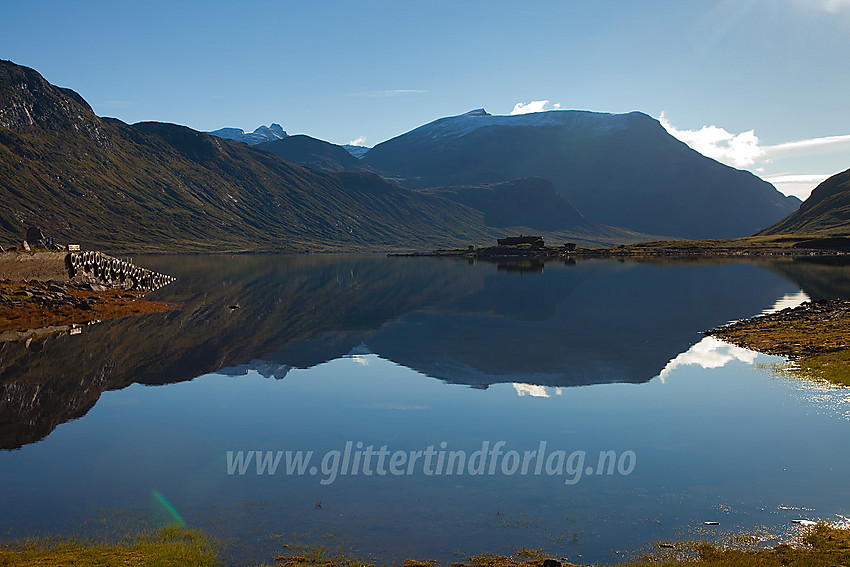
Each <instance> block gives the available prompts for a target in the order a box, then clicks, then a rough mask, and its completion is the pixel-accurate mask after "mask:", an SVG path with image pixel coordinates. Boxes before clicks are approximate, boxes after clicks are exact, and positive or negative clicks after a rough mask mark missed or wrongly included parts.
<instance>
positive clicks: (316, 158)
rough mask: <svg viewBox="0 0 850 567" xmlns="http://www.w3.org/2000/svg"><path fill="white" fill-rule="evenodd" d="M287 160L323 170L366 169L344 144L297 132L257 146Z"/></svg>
mask: <svg viewBox="0 0 850 567" xmlns="http://www.w3.org/2000/svg"><path fill="white" fill-rule="evenodd" d="M256 147H257V148H259V149H261V150H265V151H267V152H271V153H273V154H275V155H276V156H278V157H282V158H283V159H285V160H286V161H291V162H293V163H297V164H298V165H303V166H305V167H309V168H312V169H318V170H321V171H343V170H355V169H364V166H363V163H362V162H361V161H360V160H359V159H357V158H356V157H354V156H353V155H351V154H350V153H349V152H348V151H347V150H346V149H345V148H343V147H342V146H337V145H335V144H331V143H330V142H325V141H324V140H317V139H316V138H311V137H310V136H305V135H303V134H297V135H295V136H287V137H286V138H283V139H280V140H275V141H273V142H264V143H262V144H258V145H257V146H256Z"/></svg>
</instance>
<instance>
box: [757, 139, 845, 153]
mask: <svg viewBox="0 0 850 567" xmlns="http://www.w3.org/2000/svg"><path fill="white" fill-rule="evenodd" d="M839 144H840V145H841V146H844V145H845V144H846V145H847V147H848V148H850V135H844V136H825V137H823V138H811V139H808V140H798V141H796V142H785V143H782V144H776V145H774V146H765V147H764V151H765V152H771V153H772V152H782V151H794V150H804V149H808V148H819V147H823V146H833V148H831V149H838V148H836V147H835V146H838V145H839ZM842 149H843V148H842Z"/></svg>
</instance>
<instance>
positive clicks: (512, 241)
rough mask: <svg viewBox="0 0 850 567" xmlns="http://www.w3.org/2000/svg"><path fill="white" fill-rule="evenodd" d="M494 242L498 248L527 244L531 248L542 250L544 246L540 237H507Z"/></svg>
mask: <svg viewBox="0 0 850 567" xmlns="http://www.w3.org/2000/svg"><path fill="white" fill-rule="evenodd" d="M496 242H497V243H498V245H499V246H519V245H521V244H529V245H531V247H532V248H543V247H544V246H545V244H544V242H543V237H542V236H523V235H521V234H520V235H519V236H507V237H505V238H497V239H496Z"/></svg>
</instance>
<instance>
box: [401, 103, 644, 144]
mask: <svg viewBox="0 0 850 567" xmlns="http://www.w3.org/2000/svg"><path fill="white" fill-rule="evenodd" d="M640 114H641V113H639V112H631V113H629V114H610V113H605V112H589V111H585V110H549V111H545V112H530V113H526V114H515V115H492V114H489V113H488V112H486V111H485V110H484V109H483V108H477V109H475V110H470V111H469V112H467V113H465V114H461V115H459V116H449V117H447V118H440V119H438V120H435V121H434V122H430V123H428V124H425V125H424V126H420V127H419V128H416V129H414V130H411V131H410V132H408V133H407V134H404V135H408V134H410V135H413V134H415V135H417V136H427V137H430V138H442V137H446V136H450V137H460V136H465V135H466V134H469V133H470V132H474V131H475V130H478V129H479V128H484V127H487V126H514V127H540V126H554V127H564V126H568V127H576V128H582V130H584V131H587V132H598V133H605V132H610V131H612V130H618V129H622V128H625V127H626V126H627V124H628V122H629V120H630V118H631V117H633V115H640Z"/></svg>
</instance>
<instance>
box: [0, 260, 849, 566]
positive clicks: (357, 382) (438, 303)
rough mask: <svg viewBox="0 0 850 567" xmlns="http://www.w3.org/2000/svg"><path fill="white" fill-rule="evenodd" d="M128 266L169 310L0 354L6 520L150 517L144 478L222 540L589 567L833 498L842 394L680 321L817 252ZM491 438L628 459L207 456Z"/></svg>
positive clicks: (752, 302)
mask: <svg viewBox="0 0 850 567" xmlns="http://www.w3.org/2000/svg"><path fill="white" fill-rule="evenodd" d="M147 261H149V264H150V267H152V268H154V269H157V270H158V271H162V272H165V273H174V274H176V275H178V276H179V278H180V279H179V281H178V282H177V283H176V284H175V285H174V286H173V287H172V286H169V287H168V288H164V289H162V290H160V291H159V292H157V296H158V297H159V298H161V299H164V300H168V301H179V302H181V303H183V305H184V307H183V309H182V310H181V311H178V312H174V313H169V314H160V315H152V316H148V317H144V318H137V319H126V320H122V321H111V322H106V323H103V324H101V325H96V326H94V327H92V328H90V329H87V330H86V331H85V332H84V333H82V334H81V335H77V336H74V337H71V336H67V335H66V336H56V337H50V338H48V339H46V340H45V341H43V342H42V343H41V347H42V348H41V350H40V351H39V352H35V351H34V350H32V349H28V348H27V347H26V345H25V344H24V343H7V344H4V345H2V346H0V369H2V380H0V388H2V390H0V440H1V441H2V443H3V445H2V446H3V447H5V448H12V447H23V448H22V449H21V450H19V451H5V452H0V481H2V483H3V486H4V487H5V488H6V489H7V490H5V491H3V492H0V509H3V510H4V514H5V516H4V518H3V525H2V526H0V527H2V528H3V529H4V530H6V529H9V530H11V529H12V528H14V529H15V530H18V531H17V532H15V533H16V534H18V535H21V534H26V533H28V532H29V531H31V529H33V527H36V528H38V527H42V526H44V524H42V523H41V522H51V524H50V525H49V526H48V528H50V529H59V528H61V527H64V525H60V524H58V522H61V521H63V520H65V521H69V522H70V521H73V520H79V519H80V518H83V519H86V520H93V519H97V511H98V510H100V509H101V508H109V507H114V508H131V509H145V507H146V506H148V502H149V500H150V498H151V494H152V493H153V492H156V493H157V494H161V495H162V496H163V497H164V498H167V499H168V501H169V502H171V503H172V504H173V505H174V506H175V508H176V509H177V510H178V511H179V513H180V514H181V516H182V517H184V518H186V520H187V522H189V523H190V524H191V525H200V524H203V525H205V526H206V525H210V524H211V523H212V522H210V520H209V519H210V517H211V516H213V517H214V516H215V515H216V514H219V515H221V516H223V517H224V518H226V520H225V521H223V522H222V523H223V525H224V527H222V528H221V530H220V531H221V533H223V534H226V535H228V536H232V537H235V538H238V540H239V542H242V543H240V544H239V545H244V546H248V545H249V544H250V545H251V546H256V545H257V544H256V542H257V534H258V531H262V534H263V535H267V534H268V533H274V534H295V536H296V537H298V536H300V535H301V534H304V533H312V534H325V533H333V534H342V535H344V536H346V537H349V538H351V539H352V540H353V541H356V542H358V544H360V545H362V546H363V547H362V549H365V550H368V551H371V552H375V553H377V554H379V555H382V556H383V557H384V558H391V557H392V556H393V555H394V554H401V553H404V554H406V555H419V556H428V557H434V556H437V557H438V558H439V559H441V560H443V561H445V562H447V563H448V562H451V561H452V560H454V559H456V556H455V555H454V553H455V552H456V551H459V550H460V551H464V552H472V553H475V552H480V551H511V549H512V548H514V547H517V546H523V545H528V546H534V547H546V548H547V549H551V550H552V551H553V553H556V554H557V555H558V556H559V557H560V556H565V557H569V558H570V559H571V560H572V561H574V562H581V563H587V562H589V561H590V562H593V561H610V560H611V559H612V557H611V555H610V550H611V549H614V548H616V547H618V546H619V547H620V548H626V549H635V548H637V547H639V546H641V545H644V544H646V543H647V542H651V541H654V540H656V539H662V538H663V539H671V538H679V539H681V538H685V539H687V538H688V537H692V536H703V535H711V534H707V533H706V530H707V528H706V526H704V525H703V521H706V520H719V521H721V523H722V526H721V527H722V529H723V530H730V531H731V530H736V529H739V528H740V527H741V526H744V527H746V528H751V527H753V526H759V525H770V526H772V528H771V529H773V527H776V526H777V525H784V524H789V523H790V521H791V520H792V519H796V518H798V517H799V515H800V514H801V510H800V509H799V508H801V507H806V508H808V509H810V510H807V511H806V513H807V517H810V518H818V517H829V516H831V515H834V514H835V513H842V514H847V513H848V511H847V510H846V509H845V508H842V506H843V504H841V503H843V502H847V501H850V500H848V498H850V494H848V493H847V489H846V487H845V485H846V483H845V482H844V479H843V476H844V472H845V471H846V470H847V468H848V467H850V455H848V454H847V453H846V452H843V451H836V450H835V447H839V446H842V445H841V444H842V443H843V442H844V441H843V440H845V439H846V433H847V431H846V426H847V423H848V422H847V420H846V416H845V412H846V407H847V400H846V397H847V396H846V390H845V391H843V392H842V391H839V390H833V391H824V392H820V391H816V390H811V389H810V390H806V391H803V390H799V391H798V390H797V389H795V388H789V382H787V381H785V379H784V378H782V379H777V378H775V377H774V375H773V374H772V373H771V372H770V371H765V370H762V369H763V368H764V367H765V365H769V364H772V363H775V362H777V361H778V360H779V359H776V358H772V357H765V356H762V355H758V356H757V355H755V354H754V353H752V352H750V351H746V350H744V349H738V348H737V347H732V346H730V345H727V344H725V343H721V342H720V341H717V340H716V339H712V338H704V337H702V336H701V335H700V334H699V331H701V330H704V329H707V328H710V327H713V326H716V325H718V324H721V323H724V322H726V321H729V320H732V319H737V318H740V317H745V316H751V315H754V314H757V313H759V312H761V311H762V310H764V309H765V308H768V307H771V308H776V307H779V306H781V305H785V304H787V303H789V302H792V301H796V300H802V299H803V298H804V296H803V295H801V293H806V294H809V293H810V291H809V288H807V287H805V286H802V289H803V292H800V289H801V284H799V283H798V281H797V280H794V279H789V278H788V277H786V276H787V275H788V274H795V275H796V277H799V278H800V281H804V282H811V283H812V284H813V285H814V287H815V288H816V289H818V290H821V291H820V292H819V293H821V292H822V290H824V289H830V288H831V289H835V290H840V289H841V287H842V285H843V284H841V283H840V282H841V281H842V279H843V278H844V276H845V275H846V272H845V270H846V269H845V268H843V267H832V268H830V269H832V270H837V272H835V275H836V277H835V278H834V281H833V282H832V283H830V282H829V281H828V277H827V276H828V273H829V272H828V271H827V270H826V269H825V268H824V267H823V266H817V268H816V269H815V271H814V273H809V272H807V271H806V270H805V269H803V268H801V267H800V266H799V265H793V266H791V267H789V266H788V265H787V264H793V262H787V261H784V263H779V262H776V263H774V262H762V263H758V264H754V263H732V262H720V263H697V262H691V263H672V262H662V263H636V262H607V261H587V262H577V263H575V264H574V265H567V264H551V263H550V264H546V265H545V266H544V269H543V270H542V271H536V272H534V273H527V272H518V271H506V270H499V268H498V265H497V264H479V263H476V264H472V265H470V264H467V263H464V262H453V261H446V260H439V259H396V258H391V259H388V258H383V257H378V256H367V257H358V256H342V257H338V256H321V257H275V256H265V257H244V256H242V257H240V256H237V257H235V258H229V257H214V258H205V257H193V258H169V257H162V258H149V259H147ZM848 281H850V279H848ZM236 304H238V305H239V306H240V307H239V308H238V309H229V306H231V305H236ZM655 376H660V378H661V379H660V380H654V379H653V377H655ZM140 384H147V385H161V386H160V387H156V388H145V387H142V386H141V385H140ZM584 385H588V386H589V385H595V386H593V387H575V386H584ZM470 386H471V388H470ZM107 390H120V391H113V392H108V391H107ZM104 392H105V393H104ZM798 394H799V395H798ZM812 394H814V395H812ZM842 404H843V405H842ZM82 416H84V417H83V418H82V419H77V420H76V421H74V422H73V423H67V424H66V425H63V426H61V427H59V428H58V429H56V430H55V432H54V433H53V434H50V432H51V431H53V430H54V428H56V427H57V426H58V425H59V424H61V423H64V422H66V421H68V420H73V419H74V418H79V417H82ZM48 434H49V435H48ZM45 437H46V438H45ZM42 438H44V439H43V441H42V442H41V443H38V444H35V445H27V444H29V443H32V442H34V441H37V440H39V439H42ZM500 440H501V441H505V443H506V444H507V445H506V450H507V448H509V449H511V450H516V451H519V452H521V453H522V454H524V452H525V451H526V450H529V451H531V450H534V449H535V448H537V447H539V444H540V442H541V441H546V442H547V443H548V447H549V448H550V449H551V450H553V451H554V450H556V449H558V450H564V451H566V452H567V453H568V454H572V451H574V450H584V451H587V452H588V455H591V454H594V455H595V454H599V452H600V451H608V450H611V451H616V454H617V455H623V454H626V452H628V451H633V452H634V454H635V455H636V458H637V467H636V468H635V470H634V473H633V474H630V475H628V476H615V477H609V476H607V475H597V474H589V473H587V474H584V473H583V476H582V479H581V482H580V483H576V484H575V485H570V486H567V485H566V484H565V483H564V479H563V478H555V477H548V476H546V475H541V476H535V475H525V476H522V475H514V476H508V475H495V476H483V477H478V476H476V477H472V476H469V475H466V476H459V475H452V476H449V475H425V474H418V475H412V476H401V477H392V478H390V477H389V476H386V477H378V476H376V475H372V476H366V475H358V476H356V477H354V476H351V475H348V476H344V477H343V476H342V475H341V476H340V478H339V479H337V481H336V482H334V483H333V484H332V485H329V486H324V485H321V484H320V482H319V480H320V478H321V475H318V476H310V475H309V474H306V475H303V476H298V475H294V476H287V475H276V476H269V475H256V474H254V475H248V474H246V475H244V476H239V475H231V476H229V475H227V473H226V467H225V464H226V463H225V454H226V451H229V450H234V451H239V450H251V451H256V450H262V451H278V450H290V449H292V450H312V451H315V452H316V454H317V455H322V454H326V452H327V451H332V450H340V449H341V448H342V447H344V446H345V444H346V443H347V442H348V441H353V442H354V443H355V444H356V443H357V442H362V443H363V445H364V446H370V445H374V446H375V447H380V446H382V445H385V444H386V445H390V446H391V447H392V448H394V449H401V450H409V451H412V450H422V449H425V448H427V447H429V446H436V447H439V446H441V443H442V442H446V444H447V446H448V447H449V448H450V449H457V450H463V451H467V452H468V454H472V452H473V451H476V450H477V448H480V447H482V443H483V442H485V441H490V442H491V443H496V442H498V441H500ZM589 459H590V460H588V461H587V463H588V465H590V463H591V461H594V462H595V457H593V458H591V457H589ZM282 466H285V464H284V465H282ZM577 470H578V469H577ZM317 502H322V503H323V504H322V506H321V507H317V506H316V503H317ZM246 503H249V504H246ZM792 505H793V506H797V507H798V509H791V508H790V506H792ZM240 506H241V507H242V508H241V511H240ZM782 506H786V508H782ZM248 508H250V513H249V512H247V511H246V510H247V509H248ZM234 517H243V518H244V517H250V518H251V519H252V521H255V522H256V524H251V523H250V522H246V523H244V524H241V523H240V522H238V521H236V520H235V519H234ZM45 519H46V520H45ZM257 524H259V525H262V526H263V528H262V530H258V529H257ZM57 525H58V526H59V527H58V528H57ZM695 530H703V531H702V532H697V531H695ZM711 530H714V528H711ZM410 533H416V534H417V538H416V539H415V541H413V542H411V539H410ZM712 533H713V534H714V535H718V537H720V536H719V534H720V531H713V532H712ZM215 535H218V534H215ZM263 541H266V544H268V546H269V547H268V548H267V549H263V550H261V551H258V550H257V549H254V548H252V549H249V550H244V549H242V550H241V551H240V553H242V551H244V553H243V555H242V557H243V558H250V557H252V556H251V553H254V554H255V557H256V560H255V561H253V562H254V563H260V562H262V561H267V560H268V557H270V556H273V555H270V553H273V546H274V545H276V544H279V543H280V541H283V540H280V539H270V540H263ZM245 542H248V543H245ZM240 549H241V548H240Z"/></svg>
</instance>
